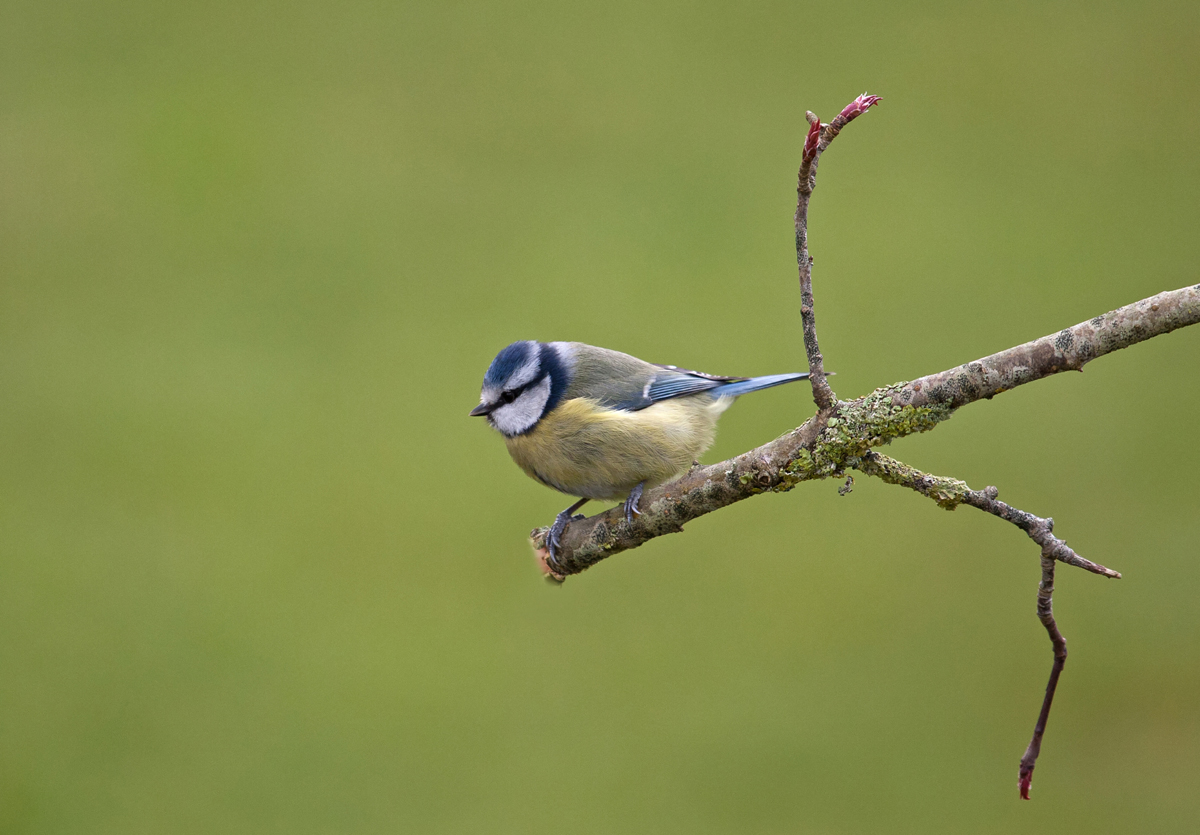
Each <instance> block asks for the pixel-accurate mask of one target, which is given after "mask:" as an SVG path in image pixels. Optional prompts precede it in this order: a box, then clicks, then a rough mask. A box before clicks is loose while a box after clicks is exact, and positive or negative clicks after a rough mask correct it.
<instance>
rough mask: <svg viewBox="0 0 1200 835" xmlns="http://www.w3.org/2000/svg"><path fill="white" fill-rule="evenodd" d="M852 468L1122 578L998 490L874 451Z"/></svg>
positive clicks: (1064, 557) (1105, 574)
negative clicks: (999, 523) (974, 513)
mask: <svg viewBox="0 0 1200 835" xmlns="http://www.w3.org/2000/svg"><path fill="white" fill-rule="evenodd" d="M855 469H857V470H859V471H861V472H863V473H866V474H867V475H872V476H875V477H876V478H879V479H881V480H883V481H885V482H887V483H888V484H898V485H900V486H901V487H907V488H909V489H910V490H916V491H917V492H918V493H920V494H921V495H922V496H926V497H928V498H930V499H933V500H934V501H935V502H937V505H938V507H942V508H945V509H946V510H954V508H956V507H958V506H959V505H960V504H966V505H970V506H971V507H975V508H979V509H980V510H982V511H985V512H986V513H990V514H992V515H993V516H997V517H999V518H1000V519H1003V520H1004V521H1005V522H1011V523H1012V524H1014V525H1016V526H1017V527H1018V528H1020V529H1021V530H1023V531H1025V533H1027V534H1029V538H1030V539H1032V540H1033V541H1034V542H1036V543H1037V544H1038V545H1040V546H1041V547H1042V551H1043V553H1046V554H1048V555H1049V556H1050V557H1051V558H1053V559H1056V560H1059V561H1061V562H1065V563H1067V565H1073V566H1075V567H1077V568H1082V569H1083V570H1084V571H1090V572H1092V573H1093V574H1099V575H1100V576H1102V577H1110V578H1113V579H1118V580H1119V579H1120V578H1121V575H1120V574H1119V573H1118V572H1116V571H1113V570H1112V569H1110V568H1105V567H1104V566H1102V565H1098V564H1097V563H1094V562H1092V561H1091V560H1085V559H1084V558H1083V557H1081V556H1079V555H1078V554H1076V553H1075V551H1074V550H1073V549H1071V548H1070V547H1068V545H1067V543H1065V542H1063V541H1062V540H1061V539H1059V538H1058V537H1056V536H1054V520H1053V519H1050V518H1046V519H1043V518H1042V517H1041V516H1034V515H1033V514H1032V513H1028V512H1026V511H1024V510H1020V509H1018V508H1015V507H1013V506H1012V505H1007V504H1005V503H1004V502H1002V501H1000V500H999V499H997V498H996V497H997V496H998V495H1000V491H999V490H997V489H996V488H995V487H988V488H986V489H984V490H972V489H971V488H970V487H968V486H967V485H966V482H963V481H959V480H958V479H956V478H944V477H942V476H935V475H929V474H928V473H923V472H921V471H920V470H918V469H917V468H915V467H910V466H909V465H908V464H905V463H903V462H901V461H897V460H896V459H895V458H889V457H888V456H886V455H880V454H879V453H878V452H874V451H872V452H868V453H867V454H866V455H864V456H863V457H862V460H861V461H859V463H858V464H857V465H855Z"/></svg>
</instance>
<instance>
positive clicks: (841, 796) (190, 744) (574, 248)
mask: <svg viewBox="0 0 1200 835" xmlns="http://www.w3.org/2000/svg"><path fill="white" fill-rule="evenodd" d="M1198 35H1200V6H1197V5H1196V4H1195V3H1183V2H1179V3H1171V2H1157V3H1138V4H1127V3H1124V4H1122V3H1081V2H1062V3H1050V4H1045V3H1036V4H1035V3H1013V2H1006V3H976V4H960V3H936V2H923V3H913V4H904V5H901V4H888V3H856V2H846V3H837V4H834V3H829V4H823V5H820V6H817V5H813V4H795V3H762V4H755V5H753V6H747V5H744V4H742V5H739V4H717V3H701V2H664V3H653V4H642V3H622V2H614V3H606V4H563V3H540V2H512V3H506V4H496V3H454V2H439V3H419V2H411V0H404V1H403V2H399V3H384V2H376V3H371V2H349V3H345V4H340V5H337V6H331V5H329V4H322V3H312V2H296V3H268V2H258V0H246V1H244V2H239V3H220V2H204V3H196V4H158V3H145V2H124V3H111V2H79V1H75V2H64V3H57V4H45V3H32V2H25V1H24V0H11V2H7V3H5V4H4V9H3V11H0V294H2V295H0V390H2V392H3V394H2V397H0V831H3V832H5V833H14V834H15V833H100V832H113V833H143V832H144V833H168V832H169V833H191V832H195V833H208V832H252V833H271V832H279V833H306V832H314V833H315V832H320V833H335V832H336V833H342V832H344V833H360V832H361V833H374V832H414V833H443V832H444V833H458V832H485V833H503V832H521V833H527V832H570V833H593V832H595V833H613V832H621V833H639V832H647V833H651V832H653V833H668V832H681V833H710V832H711V833H722V832H730V833H734V832H736V833H744V832H753V833H784V832H787V833H792V832H796V833H857V832H880V831H887V832H913V833H936V832H955V833H958V832H981V833H992V832H994V833H1000V832H1004V833H1012V832H1027V831H1047V830H1053V831H1056V832H1064V833H1066V832H1087V833H1099V832H1127V831H1135V830H1137V831H1155V832H1160V833H1169V832H1192V831H1195V828H1196V826H1197V823H1198V821H1200V793H1197V792H1196V786H1197V784H1198V783H1200V709H1198V708H1197V705H1200V612H1197V606H1196V603H1195V601H1196V598H1197V593H1198V592H1200V560H1198V559H1197V556H1198V553H1197V552H1198V550H1200V546H1198V545H1197V543H1198V541H1200V513H1198V507H1197V502H1198V496H1200V490H1198V489H1197V487H1196V481H1195V473H1196V472H1197V471H1198V470H1200V444H1197V442H1196V438H1197V434H1196V427H1197V425H1198V422H1197V413H1198V411H1200V387H1198V386H1197V385H1196V380H1197V376H1198V374H1200V331H1196V332H1193V331H1191V330H1185V331H1182V332H1179V333H1176V334H1173V335H1170V336H1166V337H1162V338H1159V339H1155V340H1153V341H1151V342H1149V343H1146V344H1143V345H1140V346H1136V347H1134V348H1133V349H1131V350H1128V351H1124V352H1120V353H1119V354H1117V355H1113V356H1110V357H1105V358H1104V359H1102V360H1100V361H1098V362H1096V363H1095V364H1093V365H1090V366H1089V367H1088V371H1087V373H1086V374H1082V375H1079V374H1075V375H1063V376H1061V377H1057V378H1054V379H1050V380H1046V381H1044V382H1040V383H1038V384H1037V385H1034V386H1029V387H1026V388H1022V389H1020V390H1018V391H1015V392H1013V393H1011V394H1006V395H1004V396H1003V397H1001V398H998V399H996V400H994V401H992V402H990V403H986V404H979V405H975V406H972V407H970V408H967V409H964V410H963V411H962V412H960V413H959V414H958V415H957V416H956V417H955V418H954V419H953V420H952V421H951V422H950V423H948V424H946V425H944V426H942V427H939V429H938V430H937V431H936V432H935V433H932V434H930V435H926V436H920V437H915V438H910V439H906V440H904V441H902V442H900V443H898V444H896V445H894V446H893V447H892V448H890V449H889V450H888V451H889V453H891V454H895V455H897V456H899V457H901V458H903V459H904V460H906V461H909V462H910V463H913V464H915V465H917V466H920V467H922V468H925V469H927V470H930V471H932V472H935V473H939V474H944V475H953V476H957V477H960V478H964V479H966V480H967V481H968V482H969V483H971V484H972V485H974V486H976V487H983V486H984V485H986V484H996V485H998V486H999V487H1000V488H1001V496H1002V498H1004V499H1007V500H1008V501H1010V502H1012V503H1014V504H1016V505H1018V506H1021V507H1024V508H1027V509H1029V510H1031V511H1033V512H1036V513H1041V514H1052V515H1053V516H1054V517H1055V519H1056V520H1057V522H1058V529H1057V530H1058V533H1060V534H1061V535H1062V536H1064V537H1066V538H1067V539H1068V540H1069V541H1070V542H1071V544H1072V545H1073V546H1074V547H1076V548H1077V549H1078V550H1079V551H1080V553H1082V554H1084V555H1085V556H1087V557H1089V558H1091V559H1094V560H1097V561H1099V562H1102V563H1105V564H1107V565H1110V566H1113V567H1115V568H1117V569H1119V570H1121V571H1123V572H1124V573H1125V577H1126V579H1124V580H1122V581H1120V582H1106V581H1104V580H1101V579H1100V578H1097V577H1093V576H1090V575H1086V574H1084V573H1082V572H1079V571H1071V570H1066V569H1064V570H1062V571H1060V579H1059V583H1058V588H1059V592H1058V594H1057V596H1056V601H1055V602H1056V604H1057V606H1056V610H1057V613H1058V615H1059V622H1060V624H1061V626H1062V628H1063V630H1064V632H1065V634H1066V635H1067V638H1068V640H1069V642H1070V646H1071V660H1070V664H1069V665H1068V667H1067V670H1066V674H1065V677H1064V679H1063V683H1062V686H1061V687H1060V689H1059V694H1058V699H1057V701H1056V703H1055V714H1054V716H1053V717H1052V720H1051V723H1050V727H1049V731H1048V734H1047V739H1046V747H1045V749H1044V753H1043V756H1042V759H1041V761H1040V762H1039V766H1038V771H1037V774H1036V780H1035V783H1034V801H1033V802H1032V803H1021V802H1019V801H1018V800H1017V789H1016V772H1017V760H1018V758H1019V757H1020V755H1021V753H1022V751H1023V750H1024V746H1025V744H1026V742H1027V740H1028V735H1029V732H1030V729H1031V726H1032V723H1033V720H1034V718H1035V714H1036V710H1037V707H1038V703H1039V699H1040V694H1041V690H1042V687H1043V686H1044V683H1045V677H1046V674H1047V672H1048V669H1049V665H1050V652H1049V645H1048V642H1047V640H1046V636H1045V633H1044V632H1043V630H1042V628H1041V627H1040V625H1039V624H1038V622H1037V620H1036V618H1035V617H1034V593H1035V587H1036V582H1037V578H1038V565H1037V554H1036V550H1035V549H1034V548H1033V547H1032V546H1031V544H1030V543H1029V542H1028V541H1027V540H1026V539H1025V538H1024V537H1023V536H1022V535H1021V534H1020V533H1019V532H1018V531H1016V530H1015V529H1012V528H1010V527H1009V526H1005V525H1003V524H1002V523H1000V522H999V521H997V520H995V519H991V518H988V517H985V516H984V515H983V514H980V513H976V512H974V511H972V510H970V509H966V510H960V511H958V512H956V513H952V514H948V513H945V512H944V511H941V510H939V509H938V508H937V507H935V506H934V505H933V503H932V502H929V501H927V500H924V499H922V498H920V497H918V496H916V495H915V494H911V493H909V492H907V491H903V490H899V489H896V488H892V487H888V486H885V485H883V484H881V483H878V482H874V481H870V480H866V479H862V478H860V479H859V480H858V484H857V486H856V488H855V490H854V492H853V493H852V494H851V495H850V496H848V497H844V498H842V497H839V496H838V495H837V493H836V487H837V485H836V484H835V483H833V482H822V483H816V484H807V485H802V486H801V487H800V488H798V489H797V490H795V491H794V492H792V493H790V494H786V495H781V496H764V497H761V498H758V499H756V500H755V501H752V502H747V503H744V504H742V505H740V506H736V507H733V508H729V509H727V510H725V511H723V512H721V513H719V514H716V515H714V516H711V517H707V518H704V519H702V520H698V521H696V522H694V523H693V524H691V525H689V527H688V531H687V533H686V534H685V535H682V536H673V537H667V538H664V539H662V540H658V541H655V542H653V543H651V544H649V545H648V546H646V547H645V548H643V549H640V550H638V551H636V552H633V553H630V554H627V555H623V556H621V557H619V558H616V559H613V560H612V561H610V562H608V563H605V564H603V565H601V566H599V567H597V568H596V569H594V570H593V571H590V572H588V573H587V574H586V575H584V576H582V577H578V578H573V579H571V580H570V581H569V582H568V583H567V584H566V585H565V587H563V588H561V589H557V590H556V589H553V588H549V587H547V586H545V585H544V584H543V583H542V582H541V581H540V580H539V579H538V575H537V572H536V570H535V568H534V564H533V560H532V557H531V555H530V552H529V549H528V546H527V545H526V544H525V534H526V532H527V531H528V530H529V529H530V528H531V527H534V526H535V525H539V524H546V523H548V522H549V521H550V520H551V518H552V517H553V514H554V513H555V512H557V511H558V510H560V509H561V507H562V506H564V505H565V504H566V503H567V500H566V499H565V498H564V497H561V496H559V495H557V494H554V493H552V492H551V491H548V490H546V489H544V488H542V487H540V486H538V485H536V484H535V483H533V482H532V481H529V480H528V479H526V478H525V477H524V476H523V475H521V473H520V472H519V471H518V470H517V469H516V468H515V467H514V466H513V465H512V463H511V462H510V461H509V460H508V457H507V455H506V454H505V451H504V448H503V445H502V444H501V443H500V441H499V439H498V438H497V437H495V436H494V434H493V433H491V432H489V431H488V430H487V428H486V427H485V426H483V425H481V424H480V423H479V422H476V421H472V420H468V419H467V417H466V412H467V410H468V409H469V408H470V407H471V406H472V405H474V403H475V402H476V398H477V394H478V386H479V381H480V379H481V376H482V373H483V371H484V369H485V368H486V366H487V363H488V362H489V361H490V359H491V357H492V356H493V355H494V354H495V352H496V351H497V350H498V349H499V348H500V347H502V346H503V345H505V344H507V343H508V342H510V341H512V340H515V339H523V338H536V339H543V340H551V339H577V340H581V341H586V342H592V343H595V344H600V345H605V346H608V347H612V348H617V349H621V350H625V351H628V352H630V353H633V354H636V355H639V356H642V357H644V358H646V359H650V360H653V361H657V362H670V363H677V364H680V365H685V366H688V367H694V368H701V369H704V370H708V371H711V372H714V373H729V374H766V373H777V372H782V371H793V370H799V369H802V368H803V365H804V361H803V350H802V347H801V343H800V338H799V324H798V316H797V309H798V305H799V293H798V287H797V283H796V279H795V265H794V252H793V250H792V241H791V236H792V232H791V213H792V210H793V207H794V200H795V194H794V186H795V170H796V166H797V163H798V160H799V152H800V145H801V141H802V137H803V133H804V130H805V127H806V126H805V122H804V117H803V114H804V110H805V109H812V110H815V111H816V112H818V113H819V114H820V115H822V116H823V117H824V118H826V119H827V120H828V119H829V118H831V117H832V116H833V115H834V114H836V113H837V111H838V109H839V108H841V107H842V106H843V105H844V104H846V103H847V102H848V101H850V100H851V99H852V98H853V97H854V96H855V95H856V94H858V93H861V92H862V91H863V90H869V91H870V92H872V93H878V94H881V95H883V96H884V103H883V105H882V106H881V107H880V108H878V109H877V110H873V111H872V112H871V113H870V114H869V115H867V116H865V117H863V118H862V119H861V120H859V121H857V122H855V124H854V125H853V126H852V127H851V128H850V129H848V130H847V131H846V132H845V134H844V135H843V136H842V137H841V139H839V141H838V143H837V144H836V145H835V146H834V147H833V149H832V150H831V151H830V153H829V154H828V155H827V156H826V157H825V158H824V160H823V164H822V166H821V177H820V183H819V188H818V191H817V193H816V196H815V199H814V204H813V209H812V215H813V216H812V223H811V242H812V247H813V253H814V255H815V257H816V259H817V267H816V272H815V288H816V296H817V302H818V315H819V321H820V325H821V335H822V339H823V341H822V347H823V349H824V352H825V356H826V362H827V364H828V365H829V367H831V368H833V369H835V370H836V371H837V372H838V376H837V377H836V378H835V382H836V384H837V390H838V393H839V394H840V395H842V396H843V397H850V396H858V395H861V394H864V393H866V392H868V391H870V390H871V389H872V388H874V387H876V386H878V385H883V384H886V383H890V382H894V381H897V380H903V379H910V378H912V377H914V376H918V375H920V374H924V373H928V372H932V371H937V370H941V369H943V368H946V367H950V366H953V365H955V364H958V363H961V362H964V361H967V360H970V359H974V358H976V357H978V356H982V355H984V354H988V353H991V352H993V351H995V350H999V349H1002V348H1005V347H1008V346H1010V345H1013V344H1017V343H1020V342H1023V341H1025V340H1028V339H1032V338H1035V337H1038V336H1041V335H1043V334H1046V333H1050V332H1053V331H1055V330H1057V329H1059V328H1061V327H1063V326H1065V325H1069V324H1073V323H1075V322H1078V321H1082V320H1084V319H1087V318H1089V317H1091V316H1094V315H1096V314H1098V313H1101V312H1103V311H1106V310H1109V309H1111V308H1114V307H1117V306H1120V305H1122V304H1126V303H1129V302H1132V301H1135V300H1137V299H1139V298H1142V297H1145V296H1148V295H1150V294H1153V293H1156V292H1158V291H1160V290H1164V289H1171V288H1175V287H1179V286H1182V285H1185V284H1192V283H1195V282H1196V281H1197V274H1196V266H1195V265H1196V263H1197V261H1198V260H1200V236H1198V235H1197V234H1196V228H1197V223H1198V221H1200V198H1198V195H1200V181H1198V180H1200V157H1198V156H1197V155H1196V152H1195V149H1196V147H1197V145H1198V144H1200V92H1198V86H1197V84H1198V82H1200V57H1198V56H1200V53H1197V51H1196V49H1195V44H1196V41H1197V36H1198ZM811 411H812V405H811V402H810V400H809V399H808V397H807V391H806V390H805V389H803V388H801V387H800V386H793V387H785V388H781V389H776V390H772V391H769V392H764V393H763V394H759V395H756V396H755V397H753V398H747V399H746V400H745V401H744V402H742V403H739V404H738V406H737V407H736V408H735V409H733V410H731V412H730V413H728V414H727V416H726V417H725V418H724V420H723V422H722V431H721V435H720V437H719V439H718V442H717V445H716V447H715V448H714V449H713V450H712V451H711V452H710V453H709V455H708V456H707V458H706V460H708V461H715V460H720V459H721V458H723V457H727V456H729V455H732V454H736V453H738V452H741V451H743V450H745V449H748V448H750V447H752V446H755V445H757V444H759V443H762V442H764V441H766V440H768V439H770V438H772V437H775V436H776V435H778V434H780V433H781V432H783V431H784V430H786V429H788V428H790V427H792V426H795V425H797V424H798V423H799V422H800V421H801V420H803V419H804V418H805V417H806V416H807V415H808V414H810V413H811Z"/></svg>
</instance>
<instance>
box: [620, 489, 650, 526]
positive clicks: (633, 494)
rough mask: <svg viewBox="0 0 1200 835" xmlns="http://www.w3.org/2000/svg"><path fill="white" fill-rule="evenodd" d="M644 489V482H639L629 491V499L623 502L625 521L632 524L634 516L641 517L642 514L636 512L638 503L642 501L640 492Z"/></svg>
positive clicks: (638, 511)
mask: <svg viewBox="0 0 1200 835" xmlns="http://www.w3.org/2000/svg"><path fill="white" fill-rule="evenodd" d="M644 489H646V482H644V481H639V482H638V484H637V486H636V487H634V488H633V489H632V490H630V491H629V498H627V499H626V500H625V521H626V522H628V523H629V524H631V525H632V524H633V517H634V516H641V515H642V512H641V511H640V510H638V502H640V501H641V500H642V491H643V490H644Z"/></svg>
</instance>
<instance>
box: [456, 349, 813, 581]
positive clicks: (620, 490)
mask: <svg viewBox="0 0 1200 835" xmlns="http://www.w3.org/2000/svg"><path fill="white" fill-rule="evenodd" d="M807 377H808V374H775V375H772V376H769V377H716V376H713V375H711V374H702V373H700V372H699V371H688V370H686V369H683V368H677V367H675V366H673V365H654V364H652V363H648V362H644V361H642V360H640V359H638V358H636V357H631V356H629V355H628V354H622V353H620V352H619V351H610V350H608V349H606V348H596V347H593V346H591V345H585V344H583V343H582V342H533V341H524V342H514V343H513V344H512V345H509V346H508V347H507V348H505V349H504V350H503V351H501V352H500V353H499V354H497V355H496V358H495V359H494V360H492V364H491V366H490V367H489V368H488V370H487V374H486V375H484V378H483V390H482V393H481V394H480V398H479V405H478V406H476V407H475V408H474V409H472V410H471V414H472V415H473V416H485V417H487V420H488V423H490V424H491V425H492V426H493V427H494V428H495V429H496V430H498V431H499V432H500V434H501V435H503V436H504V442H505V444H507V445H508V452H509V454H510V455H511V456H512V458H513V460H514V461H516V462H517V465H518V466H519V467H520V468H521V469H522V470H524V471H525V473H526V474H527V475H528V476H529V477H531V478H533V479H536V480H537V481H540V482H541V483H542V484H545V485H546V486H548V487H553V488H554V489H555V490H559V491H561V492H563V493H566V494H568V495H571V496H581V497H582V498H580V500H579V501H578V502H576V503H575V504H573V505H571V506H570V507H569V508H567V509H566V510H564V511H563V512H562V513H560V514H558V517H557V518H556V519H555V520H554V525H553V527H551V529H550V535H549V536H548V537H547V540H546V541H547V546H548V549H549V551H550V555H551V557H552V558H553V557H554V555H555V552H556V550H557V548H558V546H559V544H560V541H561V537H562V533H563V531H564V530H565V529H566V526H567V523H568V522H569V521H570V519H571V516H572V514H573V513H574V512H575V511H576V510H578V509H579V508H580V507H582V506H583V505H584V503H585V502H587V501H588V500H589V499H609V500H613V501H616V500H619V499H625V518H626V519H627V520H629V521H632V520H633V516H634V515H635V514H639V511H638V501H639V499H640V498H641V495H642V491H643V490H644V489H645V488H646V487H654V486H656V485H659V484H664V483H666V482H668V481H670V480H671V479H673V478H675V477H676V476H678V475H680V474H681V473H683V472H684V471H685V470H687V469H688V468H689V467H690V466H691V465H692V462H693V461H695V460H696V459H697V458H699V457H700V455H701V454H702V453H703V452H704V451H705V450H707V449H708V448H709V446H711V445H712V442H713V437H714V436H715V434H716V428H717V418H719V417H720V416H721V413H722V412H724V411H725V410H726V409H727V408H729V406H730V405H731V404H732V403H733V401H734V398H736V397H738V396H739V395H742V394H747V393H749V392H752V391H758V390H759V389H766V388H770V387H772V386H778V385H781V384H783V383H790V382H793V381H795V380H804V379H807Z"/></svg>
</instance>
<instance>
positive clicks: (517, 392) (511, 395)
mask: <svg viewBox="0 0 1200 835" xmlns="http://www.w3.org/2000/svg"><path fill="white" fill-rule="evenodd" d="M532 385H533V383H526V384H525V385H523V386H519V387H517V388H515V389H512V390H511V391H505V392H501V394H500V402H501V403H506V404H507V403H512V402H513V401H514V400H516V399H517V398H518V397H520V396H521V395H522V394H524V393H525V391H526V389H528V388H529V387H530V386H532Z"/></svg>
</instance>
